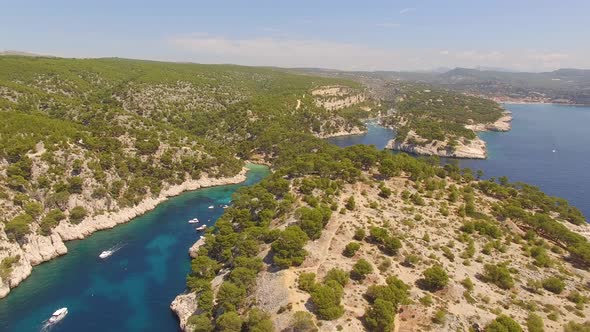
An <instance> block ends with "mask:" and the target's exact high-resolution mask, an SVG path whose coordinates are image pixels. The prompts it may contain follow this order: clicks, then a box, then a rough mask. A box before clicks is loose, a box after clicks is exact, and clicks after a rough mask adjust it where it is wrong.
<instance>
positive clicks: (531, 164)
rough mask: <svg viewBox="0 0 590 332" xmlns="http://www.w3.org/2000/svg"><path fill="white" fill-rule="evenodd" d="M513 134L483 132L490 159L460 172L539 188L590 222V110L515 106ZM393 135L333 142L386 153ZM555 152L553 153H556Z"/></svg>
mask: <svg viewBox="0 0 590 332" xmlns="http://www.w3.org/2000/svg"><path fill="white" fill-rule="evenodd" d="M505 107H506V108H507V109H508V110H510V111H512V113H513V114H512V115H513V117H514V120H513V121H512V130H511V131H509V132H506V133H496V132H485V133H481V134H480V137H481V138H482V139H483V140H485V141H486V142H487V146H488V155H489V157H488V159H486V160H461V161H460V165H461V166H462V167H470V168H472V169H473V170H478V169H481V170H482V171H484V173H485V174H486V176H488V177H491V176H494V177H499V176H503V175H506V176H508V178H509V179H510V180H511V181H524V182H527V183H530V184H533V185H536V186H539V187H540V188H541V189H542V190H543V191H545V192H546V193H548V194H550V195H554V196H560V197H563V198H565V199H567V200H569V201H570V202H571V203H572V204H574V205H575V206H576V207H578V208H579V209H580V210H582V212H583V213H584V215H586V217H590V199H588V196H587V192H588V190H590V189H588V187H590V128H589V127H590V107H587V106H565V105H543V104H539V105H514V104H508V105H505ZM393 136H394V133H393V131H391V130H386V129H383V128H381V127H379V126H376V125H374V124H370V125H369V132H368V133H367V134H366V135H361V136H349V137H339V138H332V139H330V141H331V142H332V143H334V144H337V145H339V146H349V145H353V144H375V145H376V146H377V147H378V148H383V147H384V146H385V144H386V143H387V141H388V140H389V139H391V138H392V137H393ZM553 150H555V152H553Z"/></svg>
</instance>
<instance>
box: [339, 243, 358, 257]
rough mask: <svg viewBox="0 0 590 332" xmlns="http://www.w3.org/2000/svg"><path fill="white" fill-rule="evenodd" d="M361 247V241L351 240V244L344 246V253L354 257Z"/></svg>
mask: <svg viewBox="0 0 590 332" xmlns="http://www.w3.org/2000/svg"><path fill="white" fill-rule="evenodd" d="M360 248H361V245H360V243H358V242H350V243H349V244H347V245H346V247H344V251H343V252H342V255H344V256H346V257H352V256H354V254H356V252H357V251H358V250H359V249H360Z"/></svg>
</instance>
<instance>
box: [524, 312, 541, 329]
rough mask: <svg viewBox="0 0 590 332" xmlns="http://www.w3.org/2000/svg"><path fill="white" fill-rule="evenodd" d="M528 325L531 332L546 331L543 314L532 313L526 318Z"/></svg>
mask: <svg viewBox="0 0 590 332" xmlns="http://www.w3.org/2000/svg"><path fill="white" fill-rule="evenodd" d="M526 326H527V329H528V330H529V332H544V331H545V324H544V323H543V319H542V318H541V316H539V315H536V314H534V313H530V314H529V316H528V317H527V320H526Z"/></svg>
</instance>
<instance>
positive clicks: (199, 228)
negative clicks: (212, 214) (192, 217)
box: [195, 225, 207, 232]
mask: <svg viewBox="0 0 590 332" xmlns="http://www.w3.org/2000/svg"><path fill="white" fill-rule="evenodd" d="M205 228H207V226H206V225H202V226H199V227H197V228H195V229H196V230H197V231H199V232H200V231H204V230H205Z"/></svg>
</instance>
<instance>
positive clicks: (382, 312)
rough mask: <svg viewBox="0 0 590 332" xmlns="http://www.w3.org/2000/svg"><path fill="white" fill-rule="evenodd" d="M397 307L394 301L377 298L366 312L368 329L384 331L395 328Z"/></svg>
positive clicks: (378, 331) (377, 331)
mask: <svg viewBox="0 0 590 332" xmlns="http://www.w3.org/2000/svg"><path fill="white" fill-rule="evenodd" d="M395 311H396V308H395V307H394V305H393V303H391V302H389V301H385V300H381V299H377V300H376V301H375V302H374V303H373V305H372V306H370V307H369V308H368V309H367V311H366V312H365V326H366V327H367V330H368V331H375V332H384V331H391V330H392V329H393V321H394V318H395Z"/></svg>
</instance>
